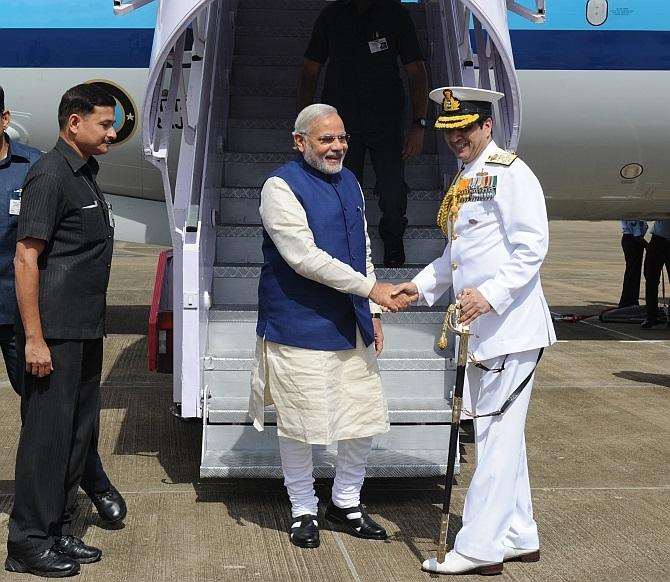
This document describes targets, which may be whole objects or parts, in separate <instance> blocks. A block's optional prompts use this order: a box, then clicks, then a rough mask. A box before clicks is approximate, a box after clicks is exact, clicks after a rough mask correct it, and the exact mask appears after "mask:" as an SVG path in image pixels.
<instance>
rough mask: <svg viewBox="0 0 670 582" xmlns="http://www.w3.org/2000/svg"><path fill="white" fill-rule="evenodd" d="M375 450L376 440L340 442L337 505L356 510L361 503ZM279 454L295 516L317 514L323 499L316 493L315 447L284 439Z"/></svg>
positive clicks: (334, 490)
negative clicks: (369, 463) (368, 466)
mask: <svg viewBox="0 0 670 582" xmlns="http://www.w3.org/2000/svg"><path fill="white" fill-rule="evenodd" d="M371 448H372V437H362V438H357V439H347V440H341V441H338V443H337V463H336V468H335V471H336V474H335V481H334V482H333V493H332V500H333V503H334V504H335V505H336V506H337V507H354V506H357V505H358V504H359V503H360V494H361V487H362V486H363V481H364V479H365V468H366V465H367V462H368V456H369V454H370V450H371ZM279 452H280V454H281V463H282V470H283V472H284V485H286V490H287V491H288V496H289V500H290V501H291V515H292V516H293V517H298V516H300V515H304V514H306V513H310V514H312V515H316V514H317V508H318V504H319V500H318V499H317V497H316V494H315V491H314V476H313V464H312V445H310V444H307V443H303V442H301V441H297V440H295V439H290V438H287V437H282V436H280V437H279Z"/></svg>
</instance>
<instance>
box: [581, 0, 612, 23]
mask: <svg viewBox="0 0 670 582" xmlns="http://www.w3.org/2000/svg"><path fill="white" fill-rule="evenodd" d="M607 9H608V5H607V0H587V1H586V21H587V22H588V23H589V24H590V25H592V26H601V25H602V24H605V21H606V20H607Z"/></svg>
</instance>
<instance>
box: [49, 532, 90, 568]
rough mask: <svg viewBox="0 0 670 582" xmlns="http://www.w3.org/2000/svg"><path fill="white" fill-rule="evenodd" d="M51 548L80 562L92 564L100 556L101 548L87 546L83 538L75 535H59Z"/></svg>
mask: <svg viewBox="0 0 670 582" xmlns="http://www.w3.org/2000/svg"><path fill="white" fill-rule="evenodd" d="M52 549H53V550H55V551H56V552H58V553H59V554H63V556H67V557H68V558H71V559H73V560H75V561H76V562H79V563H80V564H92V563H93V562H97V561H98V560H99V559H100V558H101V557H102V550H100V549H98V548H94V547H93V546H87V545H86V544H85V543H84V542H83V540H80V539H79V538H78V537H75V536H61V537H60V538H58V539H57V540H56V543H55V544H54V545H53V548H52Z"/></svg>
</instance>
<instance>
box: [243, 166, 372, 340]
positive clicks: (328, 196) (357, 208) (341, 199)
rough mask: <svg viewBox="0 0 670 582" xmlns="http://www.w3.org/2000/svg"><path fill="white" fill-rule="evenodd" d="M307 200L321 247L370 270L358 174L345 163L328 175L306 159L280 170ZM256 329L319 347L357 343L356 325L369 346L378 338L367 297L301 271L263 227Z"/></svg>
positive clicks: (275, 337)
mask: <svg viewBox="0 0 670 582" xmlns="http://www.w3.org/2000/svg"><path fill="white" fill-rule="evenodd" d="M274 176H276V177H278V178H281V179H282V180H284V181H285V182H286V183H287V184H288V185H289V187H290V188H291V191H292V192H293V193H294V194H295V197H296V198H297V199H298V201H299V202H300V204H302V206H303V208H304V209H305V213H306V215H307V222H308V224H309V227H310V229H311V231H312V233H313V234H314V241H315V243H316V246H317V247H319V248H320V249H321V250H323V251H325V252H327V253H328V254H329V255H331V256H332V257H334V258H336V259H338V260H340V261H342V262H343V263H346V264H347V265H350V266H351V267H352V268H353V269H354V270H356V271H358V272H359V273H362V274H363V275H365V274H366V264H365V231H364V228H365V221H364V217H363V200H362V196H361V192H360V188H359V186H358V182H357V181H356V178H355V177H354V175H353V174H352V173H351V172H350V171H349V170H347V169H346V168H343V169H342V171H341V172H340V173H338V174H332V175H330V174H324V173H322V172H320V171H318V170H316V169H315V168H312V167H311V166H310V165H309V164H307V162H305V161H304V160H303V159H302V158H299V159H296V160H293V161H291V162H289V163H287V164H285V165H283V166H282V167H281V168H279V169H277V170H276V171H275V172H274V173H273V175H272V176H271V177H274ZM263 259H264V264H263V268H262V269H261V276H260V281H259V284H258V304H259V305H258V324H257V326H256V334H257V335H258V336H260V337H265V338H266V339H267V340H269V341H272V342H276V343H280V344H284V345H288V346H295V347H299V348H308V349H313V350H329V351H330V350H332V351H335V350H347V349H351V348H354V347H356V326H357V325H358V329H359V330H360V332H361V336H362V338H363V341H364V342H365V345H366V346H369V345H370V344H371V343H372V341H373V340H374V332H373V328H372V319H371V315H370V304H369V302H368V299H367V298H364V297H358V296H357V295H351V294H345V293H340V292H339V291H336V290H335V289H332V288H330V287H327V286H326V285H322V284H321V283H317V282H316V281H312V280H310V279H306V278H305V277H302V276H301V275H298V274H297V273H296V272H295V271H294V270H293V269H292V268H291V267H290V266H289V265H288V264H287V263H286V262H285V261H284V259H282V257H281V255H280V254H279V251H278V250H277V247H276V246H275V245H274V243H273V242H272V239H271V238H270V236H269V235H268V233H267V232H266V231H265V229H263Z"/></svg>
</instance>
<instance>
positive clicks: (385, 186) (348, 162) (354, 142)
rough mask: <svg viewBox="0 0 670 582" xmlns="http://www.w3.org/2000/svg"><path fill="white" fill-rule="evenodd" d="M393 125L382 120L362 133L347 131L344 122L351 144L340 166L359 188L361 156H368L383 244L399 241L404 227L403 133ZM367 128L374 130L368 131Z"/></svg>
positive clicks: (361, 168)
mask: <svg viewBox="0 0 670 582" xmlns="http://www.w3.org/2000/svg"><path fill="white" fill-rule="evenodd" d="M398 117H399V118H401V117H402V116H401V115H399V116H398ZM393 125H394V124H393V123H392V122H390V120H389V119H388V118H384V119H382V120H380V122H379V123H376V124H373V123H370V124H368V125H367V126H366V128H365V129H361V130H358V129H356V128H354V129H351V130H350V129H349V127H348V126H347V125H346V120H345V127H346V128H347V131H349V133H351V140H350V142H349V149H348V151H347V155H346V156H345V158H344V165H345V166H346V167H347V168H349V169H350V170H351V171H352V172H353V173H354V174H355V175H356V178H357V179H358V181H359V182H360V184H361V186H362V185H363V167H364V164H365V152H366V151H369V152H370V161H371V162H372V167H373V168H374V171H375V178H376V181H375V188H374V194H375V196H377V197H378V198H379V209H380V210H381V211H382V216H381V219H380V221H379V235H380V236H381V238H382V240H383V241H384V242H385V243H387V242H396V241H398V240H402V236H403V234H404V232H405V227H406V226H407V218H405V215H406V214H407V192H408V191H409V188H408V186H407V184H406V183H405V162H404V160H403V159H402V149H403V145H404V133H403V128H402V126H401V125H399V124H398V125H397V126H395V127H393ZM371 126H375V127H376V128H378V129H371Z"/></svg>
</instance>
